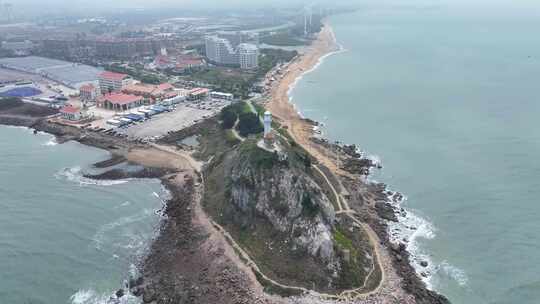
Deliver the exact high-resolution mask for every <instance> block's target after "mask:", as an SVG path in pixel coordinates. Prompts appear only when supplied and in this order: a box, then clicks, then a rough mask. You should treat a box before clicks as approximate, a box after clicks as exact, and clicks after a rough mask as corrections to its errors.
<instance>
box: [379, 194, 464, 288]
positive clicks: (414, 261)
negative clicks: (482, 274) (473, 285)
mask: <svg viewBox="0 0 540 304" xmlns="http://www.w3.org/2000/svg"><path fill="white" fill-rule="evenodd" d="M389 193H391V194H394V192H392V191H389ZM406 199H407V198H406V197H403V199H402V200H401V201H400V202H397V203H394V206H397V207H399V211H398V212H397V214H396V215H397V217H398V220H399V222H397V223H394V222H389V223H388V233H389V237H390V240H391V241H392V242H393V243H404V244H405V245H406V247H407V251H408V252H409V254H410V263H411V265H412V266H413V267H414V269H415V270H416V272H417V273H418V274H419V275H420V277H421V278H422V280H423V281H424V282H425V283H426V285H427V287H428V288H429V289H431V290H433V289H434V286H435V285H436V283H437V279H436V277H440V276H445V277H448V278H450V279H452V280H454V281H456V282H457V283H458V284H459V285H460V286H466V285H467V283H468V277H467V274H466V273H465V271H463V270H461V269H459V268H458V267H456V266H453V265H451V264H450V263H448V262H447V261H442V262H440V263H436V262H435V261H433V258H432V256H431V255H430V254H429V253H428V252H427V251H426V250H425V249H424V248H422V246H421V244H420V241H421V240H431V239H433V238H435V237H436V232H437V230H436V228H435V227H434V226H433V224H432V223H431V222H430V221H429V220H427V219H425V218H423V217H421V216H419V215H417V214H416V213H415V212H413V211H410V210H406V209H404V208H401V207H400V205H401V203H402V202H403V201H406ZM389 201H391V200H390V195H389ZM424 262H427V266H422V263H424Z"/></svg>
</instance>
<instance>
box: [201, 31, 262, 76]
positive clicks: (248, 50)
mask: <svg viewBox="0 0 540 304" xmlns="http://www.w3.org/2000/svg"><path fill="white" fill-rule="evenodd" d="M205 47H206V57H207V58H208V60H210V61H211V62H213V63H215V64H223V65H235V66H240V67H241V68H242V69H254V68H257V67H258V63H259V60H258V57H259V49H258V47H257V46H256V45H254V44H249V43H241V44H239V45H238V47H237V48H236V49H234V48H233V46H232V45H231V43H230V42H229V41H228V40H227V39H225V38H219V37H217V36H208V37H206V39H205Z"/></svg>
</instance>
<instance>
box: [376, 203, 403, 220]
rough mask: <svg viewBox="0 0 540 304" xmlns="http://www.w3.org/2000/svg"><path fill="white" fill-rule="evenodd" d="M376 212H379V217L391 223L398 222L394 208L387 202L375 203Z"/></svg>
mask: <svg viewBox="0 0 540 304" xmlns="http://www.w3.org/2000/svg"><path fill="white" fill-rule="evenodd" d="M375 210H376V211H377V214H378V215H379V217H381V218H383V219H385V220H387V221H391V222H397V221H398V218H397V216H396V212H395V210H394V207H393V206H392V205H390V204H388V203H386V202H377V203H375Z"/></svg>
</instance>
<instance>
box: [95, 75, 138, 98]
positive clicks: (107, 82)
mask: <svg viewBox="0 0 540 304" xmlns="http://www.w3.org/2000/svg"><path fill="white" fill-rule="evenodd" d="M98 77H99V78H98V79H99V88H100V90H101V93H102V94H106V93H112V92H118V91H120V90H121V89H122V87H124V86H126V85H128V84H130V83H131V78H130V77H129V76H128V75H126V74H121V73H115V72H109V71H105V72H103V73H101V74H99V76H98Z"/></svg>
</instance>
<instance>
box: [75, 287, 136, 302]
mask: <svg viewBox="0 0 540 304" xmlns="http://www.w3.org/2000/svg"><path fill="white" fill-rule="evenodd" d="M69 300H70V301H71V303H72V304H139V303H141V300H140V299H139V298H137V297H135V296H134V295H132V294H126V295H124V296H123V297H121V298H117V297H116V295H114V294H113V293H112V292H110V293H99V292H97V291H95V290H93V289H81V290H79V291H77V292H76V293H75V294H73V295H72V296H71V297H70V298H69Z"/></svg>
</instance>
